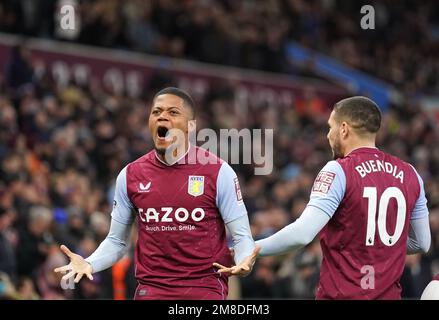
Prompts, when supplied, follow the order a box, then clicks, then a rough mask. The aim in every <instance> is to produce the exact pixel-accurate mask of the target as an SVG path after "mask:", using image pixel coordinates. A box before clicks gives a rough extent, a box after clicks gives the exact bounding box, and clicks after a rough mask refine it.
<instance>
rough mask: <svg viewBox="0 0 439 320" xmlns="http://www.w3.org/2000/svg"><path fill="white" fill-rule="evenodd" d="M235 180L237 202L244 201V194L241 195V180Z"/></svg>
mask: <svg viewBox="0 0 439 320" xmlns="http://www.w3.org/2000/svg"><path fill="white" fill-rule="evenodd" d="M233 180H234V182H235V192H236V200H238V201H242V193H241V187H240V186H239V180H238V178H234V179H233Z"/></svg>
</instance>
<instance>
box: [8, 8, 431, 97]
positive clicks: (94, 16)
mask: <svg viewBox="0 0 439 320" xmlns="http://www.w3.org/2000/svg"><path fill="white" fill-rule="evenodd" d="M60 3H62V1H55V0H33V1H28V0H2V1H0V31H3V32H12V33H21V34H25V35H29V36H38V37H46V38H57V37H58V38H59V37H62V36H61V35H60V34H58V33H57V32H56V27H55V24H56V18H55V16H56V15H55V14H54V13H55V12H56V10H57V9H58V6H57V5H59V4H60ZM76 3H78V5H77V10H76V12H77V16H78V21H79V22H78V25H79V27H80V31H79V32H78V33H77V34H76V35H75V36H74V39H72V41H75V42H80V43H84V44H92V45H98V46H105V47H117V48H123V49H133V50H138V51H142V52H147V53H153V54H159V55H165V56H172V57H184V58H189V59H195V60H198V61H205V62H211V63H218V64H225V65H234V66H239V67H244V68H253V69H259V70H268V71H276V72H296V73H305V74H308V73H309V70H308V69H309V68H311V69H312V61H310V63H309V65H306V66H305V67H304V66H291V65H289V64H288V62H287V58H286V55H285V51H284V47H285V44H286V42H287V41H288V40H295V41H297V42H299V43H301V44H302V45H305V46H307V47H311V48H314V49H317V50H319V51H320V52H324V53H327V54H329V55H331V56H333V57H335V58H337V59H339V60H340V61H343V62H344V63H345V64H347V65H349V66H351V67H353V68H356V69H359V70H363V71H365V72H367V73H369V74H371V75H374V76H376V77H378V78H381V79H384V80H386V81H388V82H390V83H393V84H394V85H395V86H396V87H397V88H398V89H401V90H404V91H406V92H407V93H408V94H412V95H416V94H417V93H419V91H423V92H429V93H433V94H437V93H438V92H439V81H438V77H437V74H439V51H438V50H439V40H438V39H439V25H438V22H437V21H436V20H437V17H438V16H439V3H438V2H437V1H435V0H425V1H422V2H419V1H415V0H405V1H397V2H395V1H392V0H373V1H351V0H238V1H236V0H178V1H177V0H150V1H143V0H87V1H79V0H78V1H76ZM365 4H367V5H372V6H373V7H374V8H375V30H373V31H371V30H367V31H366V32H365V31H364V30H362V29H361V28H359V23H360V20H361V18H362V17H363V16H364V13H363V14H362V13H361V7H362V6H363V5H365ZM435 18H436V20H435Z"/></svg>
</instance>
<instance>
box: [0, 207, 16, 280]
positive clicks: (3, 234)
mask: <svg viewBox="0 0 439 320" xmlns="http://www.w3.org/2000/svg"><path fill="white" fill-rule="evenodd" d="M13 220H14V216H13V213H12V211H11V210H10V209H5V208H3V207H0V272H4V273H5V274H7V275H8V276H9V278H11V279H13V280H14V279H15V278H16V276H17V263H16V259H15V247H14V243H13V235H12V234H11V233H10V231H11V230H10V229H9V227H10V226H11V225H12V223H13Z"/></svg>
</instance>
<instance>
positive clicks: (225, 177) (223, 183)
mask: <svg viewBox="0 0 439 320" xmlns="http://www.w3.org/2000/svg"><path fill="white" fill-rule="evenodd" d="M217 207H218V209H219V211H220V214H221V217H222V218H223V220H224V223H225V225H226V227H227V229H228V231H229V233H230V235H231V237H232V241H233V251H234V260H235V267H233V270H232V269H229V270H228V271H229V272H230V273H232V274H236V275H242V276H244V275H247V274H248V273H250V271H251V268H252V267H253V264H254V261H255V259H256V256H257V255H258V251H257V248H255V242H254V240H253V237H252V234H251V229H250V224H249V221H248V215H247V209H246V207H245V204H244V201H243V199H242V195H241V190H240V186H239V182H238V178H237V176H236V173H235V172H234V171H233V169H232V168H231V167H230V165H229V164H227V163H226V162H224V163H223V164H222V166H221V168H220V171H219V173H218V178H217ZM214 265H215V266H216V267H218V268H220V270H222V272H226V271H225V270H224V266H220V265H219V264H216V263H215V264H214ZM221 267H223V268H221ZM226 269H228V268H226Z"/></svg>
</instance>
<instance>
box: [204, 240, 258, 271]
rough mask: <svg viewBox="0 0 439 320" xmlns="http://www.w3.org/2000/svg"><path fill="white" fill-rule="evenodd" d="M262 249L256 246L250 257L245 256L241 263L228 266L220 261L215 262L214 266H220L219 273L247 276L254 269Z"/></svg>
mask: <svg viewBox="0 0 439 320" xmlns="http://www.w3.org/2000/svg"><path fill="white" fill-rule="evenodd" d="M260 250H261V247H259V246H256V247H255V248H254V249H253V252H252V254H251V255H249V256H248V257H245V258H244V259H243V260H242V261H241V263H240V264H238V265H236V266H232V267H226V266H223V265H221V264H219V263H216V262H215V263H214V264H213V266H214V267H215V268H218V272H219V273H230V274H231V275H234V276H241V277H245V276H247V275H249V273H250V272H251V271H252V268H253V265H254V264H255V261H256V258H257V257H258V254H259V251H260Z"/></svg>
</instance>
